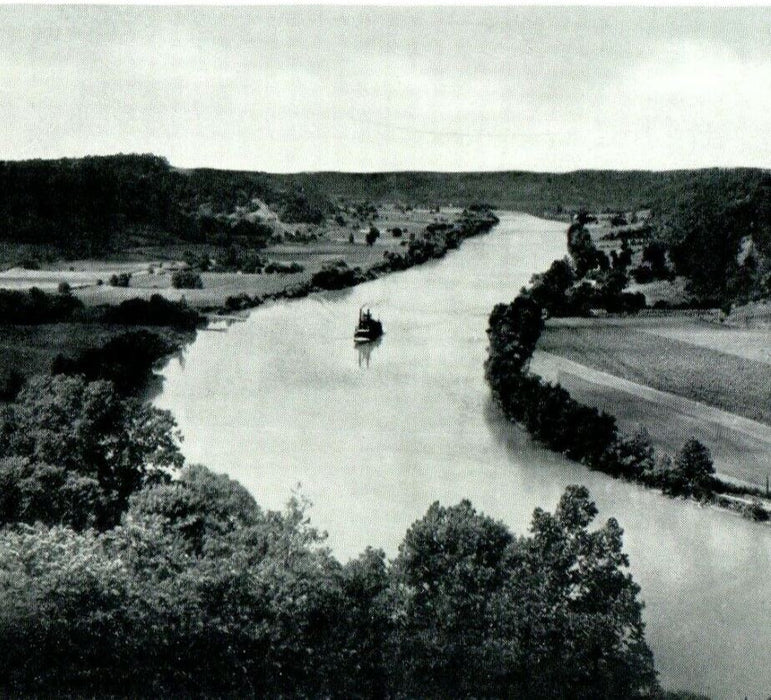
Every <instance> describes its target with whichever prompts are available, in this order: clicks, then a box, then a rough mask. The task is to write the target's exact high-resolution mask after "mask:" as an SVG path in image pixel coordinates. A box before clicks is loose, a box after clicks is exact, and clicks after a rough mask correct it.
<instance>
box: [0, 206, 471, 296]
mask: <svg viewBox="0 0 771 700" xmlns="http://www.w3.org/2000/svg"><path fill="white" fill-rule="evenodd" d="M457 214H459V210H457V209H455V210H449V209H444V210H442V212H441V213H436V212H432V211H430V210H428V209H415V210H411V211H403V210H401V209H399V208H397V207H394V206H392V205H381V206H379V207H378V216H377V218H376V219H374V220H373V223H374V225H375V226H376V227H377V228H378V229H379V231H380V237H379V238H378V239H377V240H376V241H375V243H374V245H371V246H369V245H366V243H365V242H364V236H365V233H366V231H367V230H369V223H368V222H366V221H363V220H358V219H356V218H354V217H350V216H349V217H348V220H347V221H346V224H345V225H343V226H341V225H338V224H337V223H335V222H334V221H328V222H327V223H325V224H322V225H319V226H315V225H307V224H280V225H281V227H282V228H283V230H284V232H285V233H295V232H296V231H300V232H302V233H314V234H315V235H316V236H318V240H316V241H311V242H308V243H295V242H285V243H280V244H275V245H271V246H268V247H267V248H265V249H264V250H261V251H259V254H260V256H261V257H263V258H265V259H267V260H271V261H276V262H297V263H299V264H300V265H302V266H303V267H304V270H303V272H301V273H297V274H264V273H263V274H240V273H233V272H207V273H203V274H202V279H203V284H204V286H203V289H184V290H183V289H173V288H172V286H171V275H172V270H173V269H174V267H175V262H176V261H179V260H181V259H182V258H183V256H184V253H185V252H186V251H193V252H194V253H196V254H197V255H199V256H200V255H202V254H203V253H204V252H207V253H209V254H211V255H213V256H214V257H215V258H216V255H217V249H216V247H215V246H211V245H194V244H185V243H177V244H172V245H164V246H147V245H145V246H141V247H137V248H133V249H130V250H125V251H122V252H121V253H120V254H119V255H117V256H116V257H115V259H111V260H106V261H105V260H67V261H57V262H52V263H44V264H43V265H41V269H40V270H21V269H18V268H14V269H11V270H5V271H3V272H0V287H9V288H15V289H28V288H29V287H32V286H37V287H40V288H41V289H45V290H46V291H53V290H55V289H56V288H57V286H58V284H59V282H62V281H66V282H68V283H69V284H70V286H71V287H72V289H73V290H74V293H75V294H76V295H77V296H78V298H79V299H81V301H83V302H84V303H85V304H87V305H97V304H118V303H120V302H122V301H125V300H126V299H131V298H134V297H141V298H145V299H148V298H149V297H150V296H152V295H153V294H158V293H160V294H163V296H165V297H167V298H169V299H172V300H179V299H181V298H183V297H184V298H185V300H186V301H187V302H188V303H189V304H190V305H192V306H197V307H220V306H223V305H224V304H225V301H226V299H227V298H228V297H229V296H238V295H240V294H248V295H250V296H252V297H254V296H265V295H268V294H273V293H276V292H279V291H281V290H283V289H285V288H286V287H288V286H291V285H295V284H300V283H304V282H308V281H310V279H311V277H312V276H313V274H314V273H315V272H317V271H318V270H320V269H321V267H322V266H323V265H324V263H326V262H329V261H331V260H339V259H343V260H345V262H346V263H347V264H348V265H349V266H350V267H361V268H363V269H367V268H369V267H372V266H373V265H375V264H376V263H379V262H381V261H382V260H383V255H384V253H385V252H387V251H391V252H403V251H404V247H403V246H402V242H403V241H406V240H407V239H408V236H409V234H410V233H415V234H417V235H420V234H421V233H422V232H423V231H424V230H425V227H426V226H427V225H428V224H430V223H432V222H434V221H453V220H454V219H455V218H456V215H457ZM395 227H398V228H400V229H402V230H403V231H404V230H406V231H407V233H405V234H403V235H402V237H400V238H395V237H394V236H393V235H392V234H391V233H390V229H393V228H395ZM351 234H353V236H354V243H353V244H351V243H350V242H349V236H350V235H351ZM6 252H8V251H6ZM0 253H2V251H0ZM151 269H152V272H151V271H150V270H151ZM120 272H130V273H131V274H132V277H131V282H130V285H129V287H127V288H123V287H111V286H110V285H109V284H107V282H108V280H109V278H110V276H111V275H112V274H114V273H120ZM98 280H102V282H103V284H101V285H100V284H98Z"/></svg>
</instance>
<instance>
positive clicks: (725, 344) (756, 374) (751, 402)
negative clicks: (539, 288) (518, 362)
mask: <svg viewBox="0 0 771 700" xmlns="http://www.w3.org/2000/svg"><path fill="white" fill-rule="evenodd" d="M720 333H723V335H720ZM666 334H669V335H670V336H675V337H668V336H667V335H666ZM678 337H683V338H684V337H688V338H689V342H685V341H684V340H681V339H677V338H678ZM696 339H698V340H700V343H701V344H696V343H695V342H694V341H695V340H696ZM769 345H771V333H768V332H756V331H746V330H742V329H736V328H734V329H726V330H725V331H722V330H721V329H720V327H719V326H716V325H715V324H711V323H706V322H704V321H702V320H700V319H699V318H698V317H695V316H688V315H681V314H678V315H667V316H661V317H656V316H650V317H641V318H629V319H558V320H556V319H555V320H553V321H549V322H548V323H547V325H546V328H545V330H544V332H543V334H542V336H541V338H540V340H539V341H538V349H539V350H542V351H544V352H549V353H552V354H554V355H559V356H561V357H565V358H567V359H569V360H573V361H575V362H578V363H580V364H583V365H587V366H589V367H593V368H595V369H598V370H601V371H604V372H608V373H609V374H613V375H616V376H618V377H622V378H624V379H627V380H630V381H633V382H636V383H638V384H642V385H644V386H649V387H652V388H654V389H658V390H660V391H666V392H670V393H673V394H676V395H678V396H682V397H685V398H688V399H691V400H693V401H698V402H701V403H705V404H707V405H709V406H714V407H716V408H720V409H723V410H725V411H728V412H731V413H736V414H737V415H739V416H744V417H746V418H750V419H753V420H756V421H760V422H763V423H766V424H769V425H771V371H769V366H768V363H767V362H764V361H760V358H762V357H763V356H764V353H765V352H766V351H767V349H768V347H769ZM740 350H741V356H740V354H739V351H740ZM750 357H751V359H748V358H750Z"/></svg>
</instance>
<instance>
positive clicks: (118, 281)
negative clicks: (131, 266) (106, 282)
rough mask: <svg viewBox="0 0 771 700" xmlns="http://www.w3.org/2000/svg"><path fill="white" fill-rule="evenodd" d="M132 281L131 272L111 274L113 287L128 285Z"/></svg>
mask: <svg viewBox="0 0 771 700" xmlns="http://www.w3.org/2000/svg"><path fill="white" fill-rule="evenodd" d="M130 283H131V273H130V272H121V273H120V274H119V275H117V274H116V275H110V286H111V287H128V286H129V284H130Z"/></svg>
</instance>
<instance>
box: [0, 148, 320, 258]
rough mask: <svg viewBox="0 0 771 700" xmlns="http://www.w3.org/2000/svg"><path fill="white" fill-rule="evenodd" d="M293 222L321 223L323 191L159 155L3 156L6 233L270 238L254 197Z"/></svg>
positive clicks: (0, 227)
mask: <svg viewBox="0 0 771 700" xmlns="http://www.w3.org/2000/svg"><path fill="white" fill-rule="evenodd" d="M255 200H260V201H261V202H263V203H265V204H267V205H268V206H270V207H271V208H272V209H273V210H274V211H275V212H277V214H278V215H279V216H280V217H281V219H282V220H283V221H286V222H299V221H308V222H321V221H322V220H323V219H324V216H325V215H327V214H329V213H330V212H331V211H332V208H331V204H330V203H329V201H328V200H327V199H326V198H325V197H323V196H322V195H318V194H316V193H314V192H305V191H303V189H302V187H301V186H299V185H293V184H291V183H280V182H279V181H277V180H276V179H275V178H272V177H271V176H269V175H266V174H263V173H241V172H229V171H221V170H209V169H200V170H189V171H185V170H179V169H175V168H172V167H171V166H170V165H169V163H168V162H167V161H166V160H165V159H164V158H160V157H158V156H154V155H116V156H93V157H87V158H78V159H69V158H65V159H60V160H30V161H16V162H12V161H6V162H0V240H1V241H8V242H13V243H27V244H34V245H53V246H56V247H57V248H58V249H59V250H61V251H62V252H63V253H64V254H66V255H100V254H103V253H107V252H113V251H117V250H121V249H123V248H125V247H127V246H129V245H131V244H136V243H143V244H156V245H158V244H164V243H166V242H168V241H169V240H171V239H181V240H187V241H196V242H199V241H200V242H207V243H208V242H211V243H217V242H218V241H220V239H225V240H229V239H232V238H233V237H235V238H236V239H238V240H239V241H240V242H244V243H249V242H256V243H263V244H264V242H265V241H266V239H267V238H268V237H269V236H270V233H271V229H270V228H269V227H266V226H264V225H262V226H261V225H259V222H255V221H254V220H253V218H250V217H249V216H248V213H249V210H250V208H251V207H253V206H255V205H254V201H255Z"/></svg>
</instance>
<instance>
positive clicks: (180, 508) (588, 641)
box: [0, 467, 657, 698]
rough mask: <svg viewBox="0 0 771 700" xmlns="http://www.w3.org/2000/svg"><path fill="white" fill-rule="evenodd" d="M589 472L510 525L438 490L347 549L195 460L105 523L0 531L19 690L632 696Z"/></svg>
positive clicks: (633, 625)
mask: <svg viewBox="0 0 771 700" xmlns="http://www.w3.org/2000/svg"><path fill="white" fill-rule="evenodd" d="M596 512H597V511H596V509H595V507H594V504H593V503H592V502H591V501H590V499H589V496H588V493H587V492H586V490H585V489H584V488H582V487H571V488H569V489H568V491H567V492H566V493H565V495H564V496H563V497H562V499H561V501H560V503H559V505H558V507H557V510H556V512H555V513H554V514H553V515H552V514H548V513H545V512H543V511H541V510H537V511H536V512H535V514H534V516H533V523H532V528H531V534H530V536H528V537H522V538H515V537H514V536H513V535H512V534H511V533H510V532H509V531H508V530H507V528H506V527H505V526H504V525H502V524H501V523H499V522H496V521H494V520H492V519H490V518H488V517H486V516H484V515H482V514H479V513H477V512H476V511H475V510H474V509H473V507H472V506H471V504H470V503H468V502H467V501H464V502H461V503H460V504H458V505H457V506H454V507H450V508H444V507H441V506H439V505H438V504H434V505H432V506H431V507H430V508H429V510H428V512H427V513H426V515H425V516H424V517H423V518H422V519H421V520H419V521H417V522H416V523H415V524H414V525H413V526H412V527H411V528H410V529H409V530H408V532H407V534H406V536H405V539H404V542H403V543H402V545H401V547H400V549H399V555H398V556H397V558H396V560H395V561H394V562H393V563H392V564H390V565H389V564H387V563H386V562H385V559H384V556H383V553H382V552H379V551H375V550H371V549H368V550H366V551H365V552H364V553H363V554H362V555H361V556H360V557H359V558H357V559H354V560H352V561H351V562H349V563H348V564H345V565H341V564H340V563H338V562H337V561H336V560H335V559H334V558H333V557H332V556H331V554H330V553H329V551H328V550H327V549H325V548H324V547H323V546H322V545H323V537H322V536H321V535H320V534H319V533H318V532H316V531H315V530H314V529H313V528H311V527H310V525H309V523H308V520H307V518H306V516H305V513H304V509H303V504H302V503H301V502H300V501H298V500H297V499H293V500H292V501H291V502H290V504H289V506H288V508H287V510H286V511H285V512H284V513H275V512H265V511H262V510H261V509H260V508H259V507H258V506H257V505H256V503H255V502H254V500H253V499H252V498H251V497H250V496H249V495H248V494H247V493H246V491H245V490H244V489H243V488H242V487H241V486H240V485H238V484H237V483H236V482H233V481H230V480H229V479H227V478H226V477H224V476H215V475H213V474H211V473H210V472H209V471H207V470H206V469H204V468H203V467H191V468H189V469H187V470H185V472H184V473H183V475H182V478H181V479H180V480H179V481H177V482H174V483H170V484H165V485H158V486H153V487H149V488H145V489H143V490H141V491H139V492H138V493H137V494H136V495H135V496H134V497H133V498H132V499H131V504H130V507H129V509H128V511H127V512H126V514H125V516H124V518H123V520H122V522H121V524H120V525H119V526H118V527H116V528H114V529H111V530H108V531H106V532H103V533H98V532H96V531H93V530H87V531H84V532H81V533H77V532H75V531H73V530H72V529H70V528H67V527H63V526H50V527H49V526H44V525H41V524H38V525H35V526H29V525H24V526H21V525H20V526H16V527H12V528H11V527H9V528H6V529H5V531H3V532H2V533H0V653H2V655H3V658H4V664H3V670H2V672H0V687H1V688H3V689H4V690H5V692H11V693H15V692H20V691H23V692H35V693H43V694H45V693H47V692H56V693H70V692H72V693H105V692H115V693H119V694H121V695H124V694H127V693H132V692H140V693H143V694H154V693H168V692H174V693H201V692H203V693H226V692H228V693H249V694H259V695H278V694H291V695H311V696H329V695H334V696H346V697H348V696H367V697H371V696H392V695H397V696H401V695H407V696H445V697H446V696H448V695H455V696H457V695H462V696H467V695H479V694H483V695H487V696H509V697H511V696H513V697H531V698H536V697H539V698H541V697H563V696H568V697H577V698H579V697H583V698H603V697H604V698H619V697H638V696H641V695H647V694H649V693H652V692H655V691H656V690H657V685H656V678H655V671H654V668H653V660H652V655H651V652H650V650H649V649H648V647H647V646H646V644H645V641H644V636H643V624H642V622H641V619H640V613H641V608H642V605H641V603H640V602H639V601H638V599H637V594H638V592H639V588H638V587H637V585H636V584H634V583H633V581H632V579H631V577H630V575H629V574H628V573H626V572H625V571H624V569H625V567H626V566H627V560H626V556H625V555H624V554H623V552H622V550H621V533H622V531H621V529H620V527H619V526H618V524H617V523H616V522H615V521H614V520H609V521H608V522H607V524H606V525H605V526H603V527H602V528H600V529H599V530H595V531H592V532H590V531H589V530H588V526H589V524H590V523H591V521H592V519H593V518H594V516H595V514H596Z"/></svg>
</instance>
